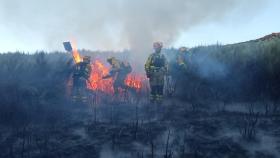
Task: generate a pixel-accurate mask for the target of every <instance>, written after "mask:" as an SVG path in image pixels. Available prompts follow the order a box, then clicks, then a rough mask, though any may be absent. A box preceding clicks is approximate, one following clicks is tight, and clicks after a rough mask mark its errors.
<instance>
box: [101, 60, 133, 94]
mask: <svg viewBox="0 0 280 158" xmlns="http://www.w3.org/2000/svg"><path fill="white" fill-rule="evenodd" d="M107 62H108V63H109V64H110V65H111V69H110V72H109V74H108V75H106V76H104V77H103V79H106V78H113V82H114V83H113V88H114V93H115V94H118V93H119V88H120V89H124V90H126V89H127V86H126V85H125V79H126V77H127V75H128V74H129V73H130V72H131V71H132V68H131V66H130V64H129V63H128V62H122V61H119V60H118V59H116V58H115V57H110V58H108V59H107Z"/></svg>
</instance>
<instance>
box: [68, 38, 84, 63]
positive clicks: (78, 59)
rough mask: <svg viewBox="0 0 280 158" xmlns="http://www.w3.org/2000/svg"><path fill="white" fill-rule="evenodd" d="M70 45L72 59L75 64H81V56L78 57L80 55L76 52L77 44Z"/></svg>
mask: <svg viewBox="0 0 280 158" xmlns="http://www.w3.org/2000/svg"><path fill="white" fill-rule="evenodd" d="M71 43H72V49H73V53H72V55H73V58H74V60H75V63H79V62H82V61H83V58H82V56H81V55H80V53H79V52H78V49H77V44H76V43H75V42H73V41H72V42H71Z"/></svg>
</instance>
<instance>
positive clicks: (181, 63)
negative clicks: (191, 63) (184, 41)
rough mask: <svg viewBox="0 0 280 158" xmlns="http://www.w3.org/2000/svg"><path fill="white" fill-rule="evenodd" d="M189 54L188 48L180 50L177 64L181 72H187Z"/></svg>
mask: <svg viewBox="0 0 280 158" xmlns="http://www.w3.org/2000/svg"><path fill="white" fill-rule="evenodd" d="M188 52H189V49H188V48H187V47H181V48H179V52H178V54H177V57H176V63H177V66H178V69H179V71H183V72H184V71H186V70H187V63H186V55H187V53H188Z"/></svg>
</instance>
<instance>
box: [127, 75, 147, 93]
mask: <svg viewBox="0 0 280 158" xmlns="http://www.w3.org/2000/svg"><path fill="white" fill-rule="evenodd" d="M144 79H145V78H144V76H143V75H140V74H129V75H128V76H127V77H126V79H125V84H126V85H127V86H128V87H131V88H134V89H136V90H137V91H139V90H141V88H142V84H143V81H144Z"/></svg>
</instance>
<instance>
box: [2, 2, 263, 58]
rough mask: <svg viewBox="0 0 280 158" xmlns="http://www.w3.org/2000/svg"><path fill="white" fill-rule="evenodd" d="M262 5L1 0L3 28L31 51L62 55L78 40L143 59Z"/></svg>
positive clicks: (240, 3) (243, 3)
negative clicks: (193, 31)
mask: <svg viewBox="0 0 280 158" xmlns="http://www.w3.org/2000/svg"><path fill="white" fill-rule="evenodd" d="M262 1H264V0H255V1H254V3H253V2H252V1H243V0H211V1H210V0H195V1H194V0H141V1H140V0H133V1H132V0H105V1H99V0H80V1H77V0H59V1H58V0H48V1H45V0H25V1H23V0H9V1H8V0H0V29H1V28H5V30H8V32H10V33H11V34H13V35H14V36H15V37H16V38H17V40H18V41H19V42H21V43H22V45H25V47H27V48H28V47H31V48H33V49H34V48H35V49H47V50H61V49H62V46H61V42H62V41H65V40H69V39H70V38H74V39H75V40H77V41H78V45H79V47H83V48H87V49H93V50H122V49H131V50H133V51H134V52H136V53H135V54H139V55H138V57H140V56H141V57H142V56H146V55H147V54H148V53H150V52H151V51H152V49H151V46H152V42H153V41H162V42H163V43H164V44H165V46H167V47H168V46H170V45H171V44H172V42H174V40H176V39H177V38H178V36H179V35H180V34H181V33H182V32H184V31H187V30H188V29H190V28H192V27H195V26H197V25H203V24H206V23H209V22H220V21H223V19H224V18H226V17H227V15H230V14H232V13H233V12H234V11H236V10H239V11H240V12H246V13H245V14H244V15H243V16H244V17H246V14H249V13H248V12H247V11H249V12H250V13H252V12H256V10H257V8H258V7H259V6H260V5H261V3H260V2H262ZM240 18H241V17H240ZM242 18H243V17H242Z"/></svg>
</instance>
